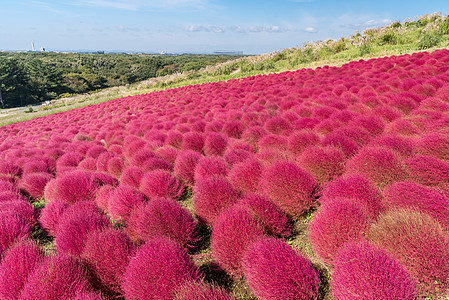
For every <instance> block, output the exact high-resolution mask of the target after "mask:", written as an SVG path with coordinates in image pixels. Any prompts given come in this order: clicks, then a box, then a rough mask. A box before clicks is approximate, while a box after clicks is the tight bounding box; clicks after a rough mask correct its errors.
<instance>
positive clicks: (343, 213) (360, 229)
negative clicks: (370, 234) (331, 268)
mask: <svg viewBox="0 0 449 300" xmlns="http://www.w3.org/2000/svg"><path fill="white" fill-rule="evenodd" d="M330 220H332V221H330ZM369 225H370V222H369V219H368V216H367V215H366V214H365V211H364V209H363V207H362V205H360V204H359V203H357V202H355V201H353V200H352V199H343V198H335V199H332V200H329V201H326V202H325V203H324V204H323V205H322V206H321V208H320V210H319V211H318V212H317V213H315V214H314V216H313V219H312V221H311V222H310V224H309V239H310V243H311V244H312V249H313V251H314V252H315V254H316V255H317V256H318V257H320V258H321V260H323V261H324V262H325V263H327V264H329V265H332V264H333V262H334V259H335V256H336V255H337V252H338V250H339V249H341V248H342V247H343V245H344V244H345V243H346V242H349V241H351V240H355V241H357V240H360V239H362V238H363V237H364V233H365V232H367V230H368V229H369Z"/></svg>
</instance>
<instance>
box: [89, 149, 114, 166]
mask: <svg viewBox="0 0 449 300" xmlns="http://www.w3.org/2000/svg"><path fill="white" fill-rule="evenodd" d="M97 147H99V148H97ZM95 148H97V149H98V151H99V153H96V151H93V153H90V152H89V151H91V150H92V149H95ZM100 149H102V150H100ZM89 153H90V154H91V156H89ZM87 155H88V156H89V157H93V158H95V159H96V160H95V161H96V169H97V170H98V171H102V172H106V171H107V170H108V163H109V161H110V160H111V159H113V158H116V156H115V155H114V154H112V153H109V152H107V151H106V149H104V147H103V146H94V147H93V148H91V149H89V150H88V151H87ZM95 156H96V157H95Z"/></svg>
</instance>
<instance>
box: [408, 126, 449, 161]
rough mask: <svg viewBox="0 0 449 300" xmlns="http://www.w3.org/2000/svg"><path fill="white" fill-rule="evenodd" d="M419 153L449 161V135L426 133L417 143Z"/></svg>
mask: <svg viewBox="0 0 449 300" xmlns="http://www.w3.org/2000/svg"><path fill="white" fill-rule="evenodd" d="M416 148H417V149H416V150H417V152H418V153H419V154H422V155H428V156H433V157H435V158H437V159H441V160H444V161H446V162H449V137H448V136H447V135H443V134H439V133H430V134H426V135H424V136H423V137H422V138H421V139H419V141H418V142H417V145H416Z"/></svg>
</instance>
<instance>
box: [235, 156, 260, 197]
mask: <svg viewBox="0 0 449 300" xmlns="http://www.w3.org/2000/svg"><path fill="white" fill-rule="evenodd" d="M262 170H263V166H262V164H261V163H260V162H259V161H258V160H257V159H255V158H252V157H250V158H248V159H246V160H244V161H243V162H240V163H237V164H235V165H233V167H232V169H231V171H229V174H228V179H229V182H230V183H231V184H232V185H233V186H234V188H236V189H237V190H239V191H241V192H243V193H252V192H256V191H257V188H258V186H259V181H260V177H261V175H262Z"/></svg>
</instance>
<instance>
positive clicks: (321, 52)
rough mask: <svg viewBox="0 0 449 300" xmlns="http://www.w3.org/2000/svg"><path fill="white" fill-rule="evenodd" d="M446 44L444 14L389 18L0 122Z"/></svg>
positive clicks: (12, 113) (448, 20)
mask: <svg viewBox="0 0 449 300" xmlns="http://www.w3.org/2000/svg"><path fill="white" fill-rule="evenodd" d="M448 47H449V17H448V16H443V15H441V14H440V13H433V14H430V15H423V16H420V17H417V18H416V19H409V20H406V21H403V22H400V21H395V22H393V23H391V24H389V25H387V26H385V27H382V28H367V29H365V30H364V31H363V32H361V33H360V32H356V33H354V34H352V35H351V36H349V37H341V38H340V39H338V40H326V41H315V42H306V43H304V44H303V45H302V46H301V47H295V48H287V49H283V50H279V51H276V52H273V53H269V54H263V55H260V56H252V57H245V58H240V59H237V60H232V61H228V62H225V63H221V64H218V65H215V66H207V67H205V68H202V69H200V70H197V71H186V72H180V73H175V74H170V75H166V76H161V77H156V78H151V79H149V80H145V81H141V82H138V83H134V84H128V85H125V86H118V87H112V88H106V89H103V90H101V91H96V92H91V93H86V94H82V95H77V96H73V97H65V98H59V99H55V100H52V101H51V104H50V105H47V106H38V107H27V108H13V109H7V110H2V111H0V125H5V124H11V123H16V122H21V121H24V120H29V119H32V118H35V117H39V116H44V115H48V114H52V113H56V112H61V111H67V110H70V109H74V108H77V107H83V106H86V105H90V104H95V103H100V102H104V101H108V100H111V99H116V98H120V97H125V96H129V95H138V94H143V93H148V92H152V91H158V90H165V89H169V88H175V87H180V86H187V85H192V84H201V83H206V82H216V81H221V80H227V79H231V78H242V77H247V76H252V75H258V74H268V73H277V72H283V71H289V70H297V69H300V68H315V67H318V66H324V65H330V66H341V65H342V64H344V63H347V62H349V61H353V60H359V59H369V58H374V57H383V56H391V55H401V54H405V53H413V52H418V51H430V50H434V49H439V48H448Z"/></svg>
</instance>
